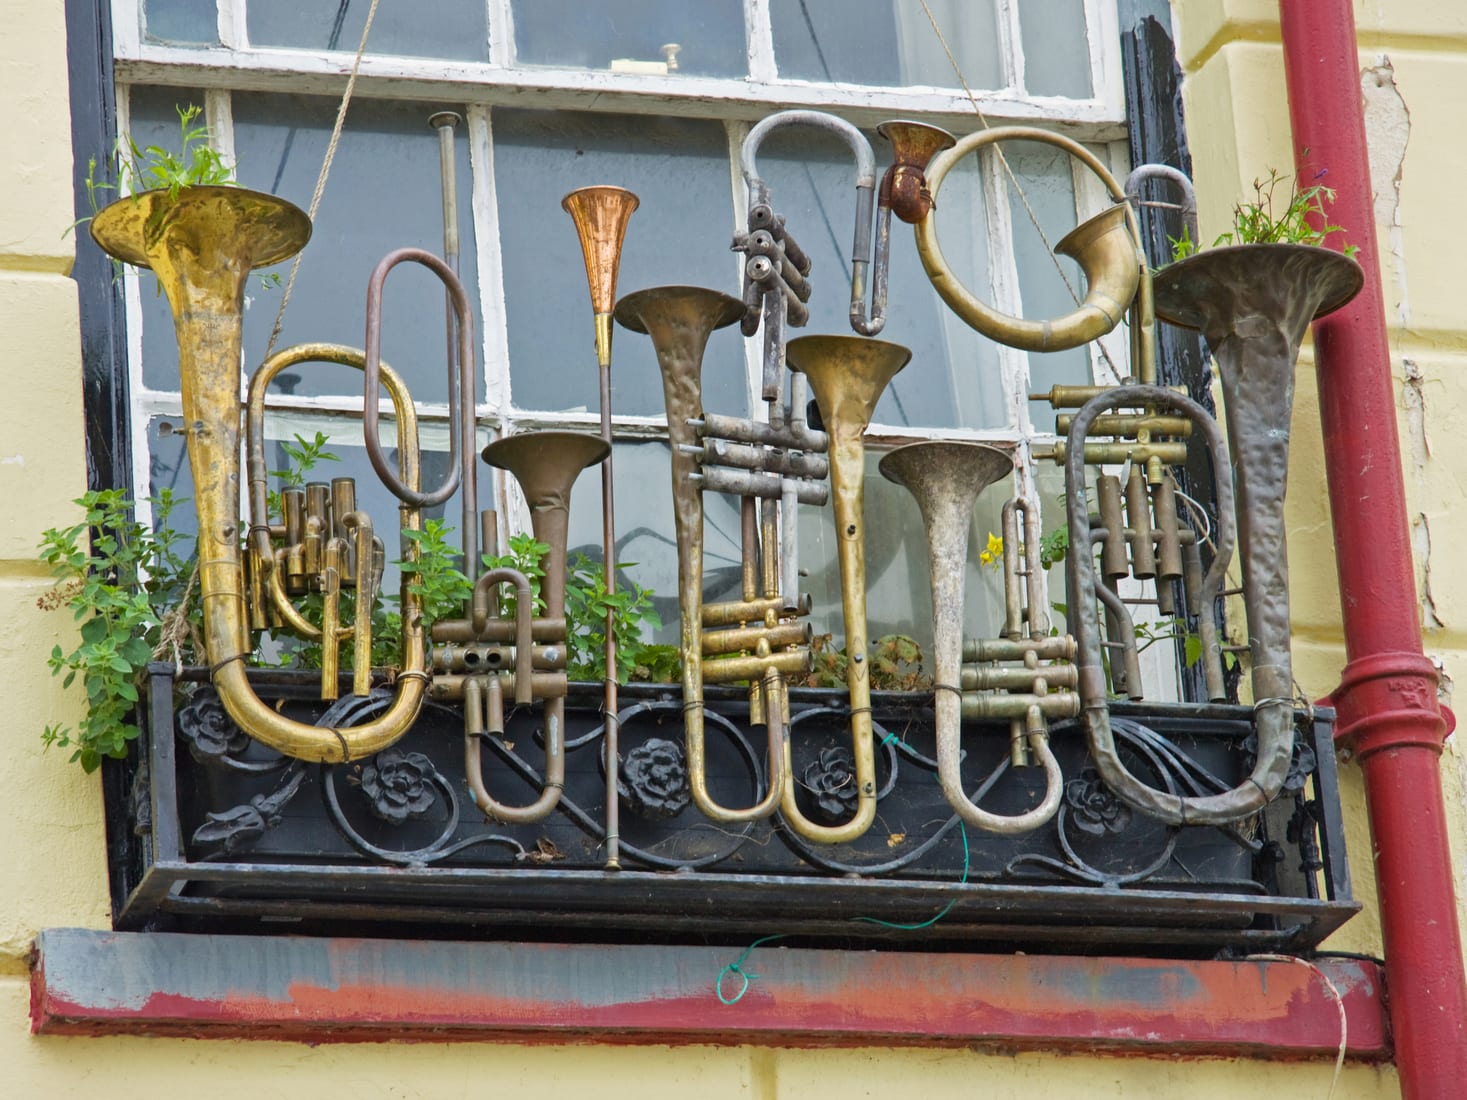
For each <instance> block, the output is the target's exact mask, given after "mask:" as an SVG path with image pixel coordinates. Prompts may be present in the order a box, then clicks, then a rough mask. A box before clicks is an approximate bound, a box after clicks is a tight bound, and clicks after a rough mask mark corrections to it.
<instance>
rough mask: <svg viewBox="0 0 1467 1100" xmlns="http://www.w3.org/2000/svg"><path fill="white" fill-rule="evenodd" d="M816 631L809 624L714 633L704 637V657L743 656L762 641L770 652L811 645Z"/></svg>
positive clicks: (741, 627)
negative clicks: (720, 655) (735, 654)
mask: <svg viewBox="0 0 1467 1100" xmlns="http://www.w3.org/2000/svg"><path fill="white" fill-rule="evenodd" d="M813 634H814V629H813V628H812V627H811V626H810V624H809V623H805V622H799V623H778V624H776V625H774V626H736V627H730V628H729V629H728V630H710V631H707V632H705V633H704V635H703V656H705V657H716V656H718V655H719V654H722V653H741V652H743V651H744V650H746V649H753V648H755V647H756V646H757V645H758V644H759V643H760V642H761V641H762V642H767V643H768V644H769V648H770V649H780V648H782V647H784V646H792V645H809V644H810V639H811V636H812V635H813Z"/></svg>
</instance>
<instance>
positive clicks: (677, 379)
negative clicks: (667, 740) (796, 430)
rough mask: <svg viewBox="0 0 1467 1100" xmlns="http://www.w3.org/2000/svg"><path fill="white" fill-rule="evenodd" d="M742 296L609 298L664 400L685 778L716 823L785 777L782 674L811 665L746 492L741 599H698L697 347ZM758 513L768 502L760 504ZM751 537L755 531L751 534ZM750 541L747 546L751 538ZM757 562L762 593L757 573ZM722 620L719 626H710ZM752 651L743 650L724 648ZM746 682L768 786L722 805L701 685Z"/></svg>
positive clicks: (779, 789) (686, 291) (656, 292)
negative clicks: (642, 349) (650, 364)
mask: <svg viewBox="0 0 1467 1100" xmlns="http://www.w3.org/2000/svg"><path fill="white" fill-rule="evenodd" d="M743 311H744V307H743V303H742V302H740V301H739V300H738V299H737V298H732V297H729V296H728V295H727V294H720V293H718V292H717V291H714V290H706V289H704V288H702V287H692V286H665V287H655V288H653V289H651V290H642V291H638V292H637V293H635V294H629V295H627V296H626V297H625V298H623V299H622V300H621V301H620V302H618V303H617V306H616V319H617V321H618V322H619V323H620V324H622V325H623V326H624V327H626V328H629V329H631V330H632V331H633V332H641V333H645V334H646V335H648V336H650V337H651V338H652V346H653V348H655V349H656V352H657V364H658V366H659V367H660V368H661V371H662V392H663V396H664V398H665V400H666V405H667V430H668V441H669V444H670V445H671V449H672V462H671V465H672V502H673V519H674V527H675V535H676V540H677V558H678V607H679V611H680V613H681V636H680V639H679V648H680V650H681V652H682V674H683V715H684V735H685V739H686V744H687V753H688V781H689V788H690V790H691V792H692V798H693V802H694V804H695V805H696V806H697V807H698V809H699V810H700V811H701V812H702V813H703V814H704V815H706V816H707V817H709V818H711V819H713V820H714V821H722V822H737V821H751V820H755V819H758V818H762V817H767V816H768V815H770V814H772V813H773V812H774V811H775V809H776V808H777V807H778V806H779V803H780V800H781V798H783V796H784V790H785V786H786V783H787V778H786V776H787V767H788V762H787V761H786V759H785V748H784V743H785V736H786V723H787V720H788V709H787V706H786V703H785V694H784V676H785V674H788V673H795V672H803V671H805V670H806V669H807V668H808V667H809V660H810V654H809V649H808V648H807V647H806V644H807V643H808V641H809V634H810V628H809V626H808V625H807V624H801V623H798V622H795V621H782V620H785V619H786V618H787V617H788V616H787V612H786V609H785V608H784V606H783V601H782V600H781V599H780V598H779V595H780V593H779V587H778V577H777V574H776V573H775V571H774V570H773V568H772V566H773V565H774V564H775V556H776V555H777V553H778V548H777V544H776V539H775V538H774V537H773V536H774V529H773V526H772V524H770V525H766V528H765V531H766V536H767V537H765V538H764V539H762V540H760V539H759V537H758V536H757V535H754V534H753V532H751V531H750V530H749V528H750V527H752V526H753V509H754V497H752V496H750V495H744V496H743V497H742V501H743V513H744V520H745V522H744V524H743V526H744V528H745V530H744V542H745V546H744V553H745V568H744V581H745V587H744V593H743V595H744V600H743V601H742V602H733V603H726V604H712V605H704V603H703V491H704V488H705V487H704V485H703V484H702V482H701V479H700V478H699V475H698V473H697V470H698V459H697V456H699V455H701V454H702V453H703V447H701V446H699V445H698V443H697V442H696V441H697V438H698V436H697V433H696V431H695V425H697V424H699V423H702V422H703V398H702V381H701V378H702V367H703V350H704V348H705V347H706V345H707V343H708V337H709V336H710V335H712V333H713V332H714V331H715V330H716V329H720V328H723V327H724V326H726V325H731V324H733V323H734V322H735V321H737V320H738V319H739V318H740V317H741V316H742V315H743ZM765 512H766V515H768V516H770V517H771V518H772V516H773V506H772V504H770V503H768V502H766V508H765ZM751 535H753V537H752V538H751ZM751 543H753V544H754V545H751ZM761 551H762V560H763V563H764V565H765V567H766V568H765V569H764V570H762V581H763V586H764V588H763V592H762V597H763V598H760V592H759V589H758V581H757V580H756V575H757V574H759V573H760V572H761V571H760V570H758V568H757V566H758V564H759V562H760V558H761ZM719 626H725V627H728V628H729V629H726V630H717V629H715V630H712V631H708V630H706V628H708V627H714V628H716V627H719ZM749 650H752V651H753V654H752V655H751V656H728V654H737V653H740V652H742V651H749ZM705 678H706V679H707V680H708V681H709V682H713V683H720V682H730V681H735V680H748V681H750V682H751V684H752V685H753V687H752V688H751V692H750V716H751V721H752V722H753V724H755V725H760V724H763V725H765V726H766V727H767V730H768V742H769V746H768V752H769V790H768V792H767V793H766V794H765V796H764V797H763V798H762V799H760V800H759V801H758V802H757V803H756V804H755V805H753V806H750V807H747V808H744V809H730V808H728V807H726V806H723V805H721V804H720V803H718V802H717V801H715V800H714V798H713V796H712V795H711V794H710V793H709V791H708V775H707V758H706V753H705V751H704V740H703V732H704V730H703V726H704V723H703V684H704V680H705Z"/></svg>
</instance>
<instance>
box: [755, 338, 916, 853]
mask: <svg viewBox="0 0 1467 1100" xmlns="http://www.w3.org/2000/svg"><path fill="white" fill-rule="evenodd" d="M785 353H786V357H787V360H788V363H789V366H790V369H791V370H796V371H799V372H801V373H803V374H804V375H805V377H806V378H807V379H808V380H809V383H810V389H811V392H813V393H814V395H815V400H816V403H817V404H818V405H819V408H820V418H821V421H822V423H823V424H824V425H825V429H826V431H827V432H828V433H829V435H830V482H831V497H832V505H833V510H834V513H835V534H836V553H837V558H838V561H839V564H840V578H841V611H842V613H843V617H844V620H845V642H846V652H847V653H849V654H850V660H849V661H848V662H847V664H846V685H847V688H848V690H849V693H850V701H851V747H852V756H853V758H854V763H855V774H856V800H857V801H856V812H855V814H854V815H853V816H852V818H851V820H849V821H847V822H845V823H844V824H841V825H835V826H822V825H817V824H815V823H814V822H813V821H810V820H809V819H808V818H807V817H806V816H805V815H804V813H803V812H802V811H801V810H800V807H799V804H798V802H797V801H796V799H795V785H794V783H792V782H791V783H788V784H786V786H785V792H784V798H783V799H782V801H781V810H782V812H783V814H784V816H785V820H786V821H787V822H788V823H789V825H790V827H791V828H792V829H794V830H795V831H796V832H798V833H799V834H800V835H801V836H803V837H805V838H806V839H807V840H812V841H816V842H818V843H822V844H845V843H849V842H850V841H852V840H855V839H856V838H857V837H859V836H861V835H862V834H863V833H865V832H866V830H867V829H869V828H870V827H871V823H872V822H873V821H875V820H876V757H875V753H874V749H873V745H872V735H871V670H870V668H869V667H868V665H869V662H868V661H867V654H868V650H869V642H868V639H867V627H866V555H865V545H864V541H863V540H864V521H863V516H862V512H863V507H862V506H863V501H864V493H863V488H862V482H863V480H864V477H865V451H866V448H865V444H864V443H863V442H862V438H861V437H862V436H863V435H864V434H865V432H866V426H867V425H868V424H869V423H870V422H871V415H872V413H873V412H874V411H875V409H876V404H877V402H878V401H879V400H880V398H881V394H882V392H883V391H884V390H885V389H886V387H887V385H888V384H889V383H890V382H891V380H892V378H894V377H895V376H896V373H897V371H899V370H901V369H902V367H904V366H906V364H907V361H908V360H909V359H910V358H911V357H912V353H911V352H910V351H908V350H907V349H906V348H904V347H901V346H900V345H897V344H891V343H887V342H886V341H883V340H862V339H859V338H857V337H853V336H802V337H800V338H799V339H797V340H791V341H790V342H789V345H788V346H787V347H786V349H785ZM784 751H785V771H786V773H788V774H790V775H793V774H794V766H793V753H792V750H791V748H790V744H789V739H788V738H786V739H785V749H784Z"/></svg>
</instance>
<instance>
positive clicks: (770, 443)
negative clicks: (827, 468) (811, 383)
mask: <svg viewBox="0 0 1467 1100" xmlns="http://www.w3.org/2000/svg"><path fill="white" fill-rule="evenodd" d="M691 426H692V427H694V428H696V429H697V430H698V435H699V436H700V437H701V438H703V439H714V438H716V439H727V440H731V441H733V442H735V443H759V444H762V445H764V446H767V447H785V448H788V449H790V450H795V451H810V452H814V453H816V454H824V453H825V451H826V449H827V448H828V447H829V446H830V436H829V435H828V434H827V433H825V432H822V431H816V430H815V429H814V428H811V427H810V426H809V425H808V424H806V423H805V422H804V421H803V420H802V421H799V422H790V421H786V422H785V423H783V424H765V423H763V422H761V421H758V420H745V419H743V418H741V417H737V416H721V415H719V414H717V413H704V414H703V415H702V416H700V417H697V418H695V419H694V421H693V423H692V425H691Z"/></svg>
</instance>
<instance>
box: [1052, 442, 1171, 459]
mask: <svg viewBox="0 0 1467 1100" xmlns="http://www.w3.org/2000/svg"><path fill="white" fill-rule="evenodd" d="M1069 453H1070V451H1069V443H1068V442H1067V441H1065V440H1063V439H1061V440H1057V441H1056V442H1055V444H1054V449H1053V450H1052V451H1051V452H1050V457H1051V458H1053V459H1054V460H1055V461H1056V462H1064V461H1066V459H1067V458H1068V457H1069ZM1153 458H1155V459H1159V460H1160V461H1161V462H1162V463H1164V464H1165V465H1167V466H1179V465H1181V464H1182V463H1183V462H1186V461H1187V444H1186V443H1168V442H1161V443H1136V442H1132V441H1129V440H1117V441H1115V442H1114V443H1099V442H1093V441H1091V440H1086V441H1085V462H1086V464H1087V465H1090V466H1116V465H1120V464H1121V463H1123V462H1127V461H1129V462H1150V461H1151V460H1152V459H1153Z"/></svg>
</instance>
